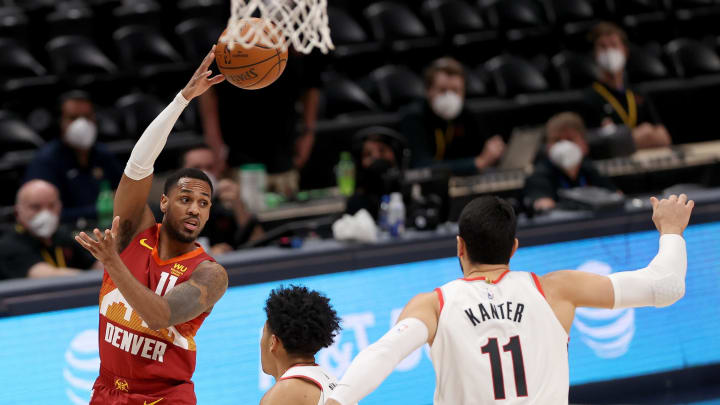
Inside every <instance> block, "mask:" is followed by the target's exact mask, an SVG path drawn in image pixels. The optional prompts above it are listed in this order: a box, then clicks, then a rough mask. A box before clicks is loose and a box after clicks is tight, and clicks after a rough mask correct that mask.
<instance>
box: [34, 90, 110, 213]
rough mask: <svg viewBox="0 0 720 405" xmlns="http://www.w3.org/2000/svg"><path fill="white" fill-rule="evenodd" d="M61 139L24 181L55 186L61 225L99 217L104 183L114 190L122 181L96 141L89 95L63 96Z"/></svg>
mask: <svg viewBox="0 0 720 405" xmlns="http://www.w3.org/2000/svg"><path fill="white" fill-rule="evenodd" d="M60 109H61V117H60V138H59V139H55V140H52V141H50V142H48V143H47V144H46V145H45V146H43V147H42V148H41V149H40V150H38V151H37V153H36V154H35V158H34V159H33V161H32V162H31V163H30V166H29V167H28V169H27V172H26V173H25V181H29V180H32V179H43V180H45V181H48V182H50V183H52V184H54V185H55V187H57V188H58V190H59V191H60V199H61V200H62V202H63V211H62V214H61V221H62V222H69V223H74V222H75V221H77V220H78V219H80V218H84V219H86V220H90V221H94V220H95V219H96V218H97V212H96V208H95V207H96V202H97V199H98V193H99V192H100V188H101V183H102V182H103V181H107V182H108V183H109V185H110V187H111V188H112V189H115V188H116V187H117V185H118V183H119V182H120V175H121V174H122V170H121V168H120V165H119V164H118V163H117V161H116V160H115V156H113V155H112V154H111V153H110V152H109V151H108V150H107V149H106V148H105V146H104V145H102V144H99V143H97V142H96V139H97V125H96V123H95V109H94V107H93V104H92V102H91V101H90V98H89V95H88V94H86V93H84V92H81V91H72V92H69V93H66V94H65V95H63V96H62V97H61V102H60Z"/></svg>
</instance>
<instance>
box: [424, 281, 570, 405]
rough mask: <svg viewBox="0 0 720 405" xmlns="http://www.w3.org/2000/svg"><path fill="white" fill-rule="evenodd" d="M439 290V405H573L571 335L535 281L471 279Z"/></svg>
mask: <svg viewBox="0 0 720 405" xmlns="http://www.w3.org/2000/svg"><path fill="white" fill-rule="evenodd" d="M435 291H436V293H437V294H438V299H439V300H440V307H441V310H440V317H439V319H438V328H437V333H436V335H435V340H434V341H433V345H432V347H431V348H430V354H431V358H432V362H433V366H434V367H435V375H436V384H435V400H434V403H435V405H463V404H473V405H477V404H495V403H498V404H503V405H515V404H554V405H556V404H567V403H568V389H569V371H568V353H567V343H568V335H567V333H566V332H565V329H564V328H563V327H562V325H561V324H560V321H559V320H558V319H557V318H556V317H555V313H554V312H553V310H552V308H550V305H549V304H548V303H547V301H546V300H545V298H544V293H543V292H542V288H541V286H540V282H539V280H538V278H537V276H536V275H535V274H533V273H526V272H516V271H513V272H510V271H506V272H505V273H503V274H502V275H501V276H500V277H498V279H497V280H495V281H494V282H488V281H486V279H485V277H477V278H463V279H459V280H455V281H451V282H449V283H447V284H445V285H443V286H442V287H440V288H437V289H435Z"/></svg>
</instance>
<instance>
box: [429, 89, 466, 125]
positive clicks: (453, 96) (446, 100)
mask: <svg viewBox="0 0 720 405" xmlns="http://www.w3.org/2000/svg"><path fill="white" fill-rule="evenodd" d="M431 107H432V110H433V111H434V112H435V114H437V115H438V117H440V118H442V119H444V120H446V121H450V120H452V119H455V118H456V117H457V116H458V115H460V111H462V108H463V99H462V97H460V95H459V94H457V93H455V92H454V91H449V90H448V91H446V92H444V93H442V94H440V95H437V96H435V98H434V99H433V100H432V103H431Z"/></svg>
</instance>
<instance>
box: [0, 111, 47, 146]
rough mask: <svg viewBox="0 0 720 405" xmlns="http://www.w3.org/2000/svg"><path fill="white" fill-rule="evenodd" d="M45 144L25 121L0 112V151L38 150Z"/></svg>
mask: <svg viewBox="0 0 720 405" xmlns="http://www.w3.org/2000/svg"><path fill="white" fill-rule="evenodd" d="M44 143H45V141H43V139H42V138H41V137H40V136H39V135H38V134H36V133H35V131H33V130H32V129H31V128H30V127H28V126H27V124H25V123H24V122H23V121H21V120H19V119H18V118H16V117H14V116H12V115H11V114H9V113H7V112H5V111H0V151H2V153H5V152H10V151H15V150H32V149H37V148H39V147H40V146H42V145H43V144H44Z"/></svg>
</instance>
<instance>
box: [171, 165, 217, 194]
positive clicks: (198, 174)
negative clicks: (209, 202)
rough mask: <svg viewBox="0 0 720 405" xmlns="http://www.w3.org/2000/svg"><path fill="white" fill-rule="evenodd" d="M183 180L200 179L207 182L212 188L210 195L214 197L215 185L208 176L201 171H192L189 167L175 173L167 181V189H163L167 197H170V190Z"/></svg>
mask: <svg viewBox="0 0 720 405" xmlns="http://www.w3.org/2000/svg"><path fill="white" fill-rule="evenodd" d="M182 178H190V179H198V180H202V181H204V182H206V183H207V184H208V185H209V186H210V195H213V191H214V190H213V185H212V182H211V181H210V178H209V177H208V176H207V174H205V172H203V171H202V170H200V169H192V168H189V167H188V168H183V169H180V170H177V171H175V172H173V173H172V174H171V175H170V177H168V178H167V180H165V187H164V188H163V193H164V194H165V195H168V193H169V192H170V189H171V188H173V187H175V186H176V185H177V183H178V181H180V179H182Z"/></svg>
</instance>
